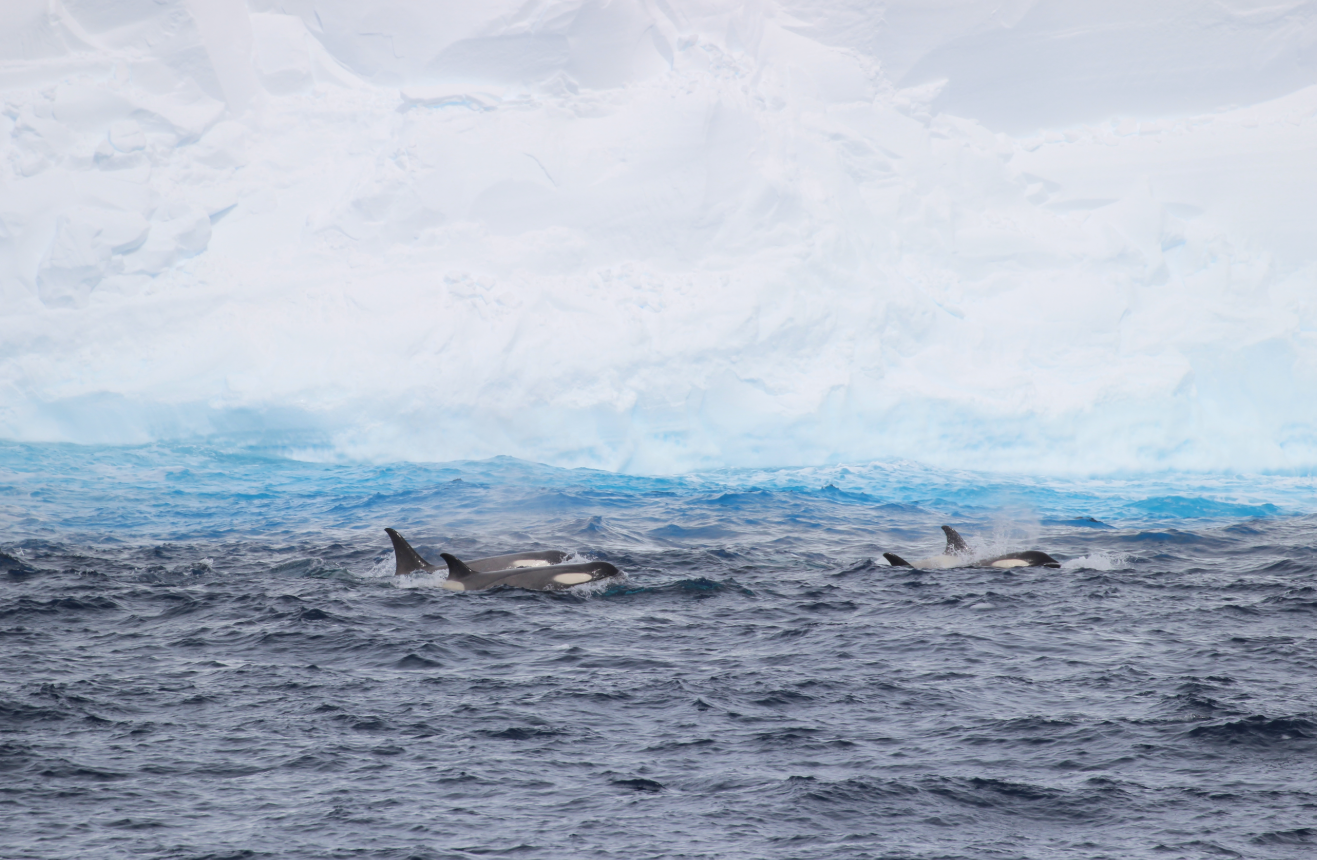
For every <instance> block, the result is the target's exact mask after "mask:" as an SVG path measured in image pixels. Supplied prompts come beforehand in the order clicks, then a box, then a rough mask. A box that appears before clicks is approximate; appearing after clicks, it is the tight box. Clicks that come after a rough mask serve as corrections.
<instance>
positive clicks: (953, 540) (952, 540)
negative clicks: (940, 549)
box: [942, 526, 969, 555]
mask: <svg viewBox="0 0 1317 860" xmlns="http://www.w3.org/2000/svg"><path fill="white" fill-rule="evenodd" d="M942 531H944V532H946V533H947V555H958V554H960V553H962V552H969V545H968V544H966V543H965V539H964V538H963V537H961V536H960V535H958V534H956V530H955V529H953V528H952V527H951V526H943V527H942Z"/></svg>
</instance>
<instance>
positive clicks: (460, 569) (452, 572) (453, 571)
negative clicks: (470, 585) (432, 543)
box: [439, 552, 476, 579]
mask: <svg viewBox="0 0 1317 860" xmlns="http://www.w3.org/2000/svg"><path fill="white" fill-rule="evenodd" d="M439 557H440V558H442V559H443V560H444V563H445V564H447V565H448V578H449V579H466V578H467V577H468V576H475V575H476V572H475V571H474V570H472V569H471V568H469V567H467V566H466V563H465V562H463V561H462V559H460V558H458V557H457V556H455V555H449V554H448V553H446V552H441V553H439Z"/></svg>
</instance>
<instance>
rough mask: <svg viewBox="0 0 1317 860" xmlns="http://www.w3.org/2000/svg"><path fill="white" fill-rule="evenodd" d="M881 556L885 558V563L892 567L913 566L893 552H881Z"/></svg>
mask: <svg viewBox="0 0 1317 860" xmlns="http://www.w3.org/2000/svg"><path fill="white" fill-rule="evenodd" d="M883 558H885V559H887V563H888V564H890V565H891V566H892V567H914V565H913V564H911V563H910V562H908V561H906V560H905V559H903V558H901V556H899V555H897V554H896V553H894V552H885V553H883Z"/></svg>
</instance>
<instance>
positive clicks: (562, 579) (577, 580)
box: [553, 573, 594, 585]
mask: <svg viewBox="0 0 1317 860" xmlns="http://www.w3.org/2000/svg"><path fill="white" fill-rule="evenodd" d="M592 579H594V577H593V576H591V575H590V574H588V573H560V574H558V575H557V576H555V577H554V578H553V581H554V582H558V583H561V584H563V585H580V584H581V583H582V582H589V581H590V580H592Z"/></svg>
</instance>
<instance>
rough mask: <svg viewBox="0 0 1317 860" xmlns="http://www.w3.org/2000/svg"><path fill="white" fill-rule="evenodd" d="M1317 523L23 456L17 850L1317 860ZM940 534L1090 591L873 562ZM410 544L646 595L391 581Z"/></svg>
mask: <svg viewBox="0 0 1317 860" xmlns="http://www.w3.org/2000/svg"><path fill="white" fill-rule="evenodd" d="M1313 511H1317V495H1314V493H1313V481H1312V480H1311V479H1307V478H1300V477H1270V478H1245V477H1234V478H1227V477H1211V476H1196V477H1192V476H1161V477H1153V478H1139V479H1137V480H1136V479H1131V480H1126V481H1042V480H1026V479H1013V480H1007V479H1002V478H992V477H986V476H982V475H973V474H963V473H954V474H953V473H939V472H934V471H930V470H926V469H921V468H919V467H916V466H911V465H902V464H895V465H891V464H887V465H884V464H876V465H869V466H863V467H851V468H842V467H834V468H827V469H800V470H779V471H767V472H764V471H761V472H748V471H745V472H736V471H729V472H722V473H716V474H703V475H694V476H687V477H684V478H679V479H647V478H630V477H624V476H616V475H610V474H607V473H599V472H589V471H563V470H555V469H550V468H546V467H540V466H534V465H530V464H526V463H521V462H518V461H512V460H495V461H489V462H482V463H462V464H450V465H446V466H420V465H410V464H408V465H391V466H384V467H374V466H351V465H347V466H344V465H317V464H309V463H299V462H294V461H290V460H282V459H278V458H274V457H262V456H259V455H255V454H234V453H228V454H225V453H219V452H215V451H210V450H206V449H185V448H172V449H171V448H160V447H149V448H142V449H132V450H124V449H77V448H61V447H31V446H16V445H9V446H7V447H0V552H3V553H4V555H3V556H0V657H3V665H4V671H3V675H2V676H0V816H2V817H0V821H2V822H3V824H0V856H4V857H6V858H54V857H98V858H119V857H124V858H127V857H134V858H139V857H169V858H194V857H195V858H200V857H211V858H226V857H229V858H246V857H250V858H258V857H280V858H284V857H287V858H395V857H396V858H409V857H416V858H485V857H491V856H496V857H497V856H509V857H516V858H541V857H542V858H595V857H598V858H635V857H674V858H679V857H689V858H695V857H700V858H829V860H831V858H876V857H891V858H1071V857H1074V858H1081V857H1082V858H1104V857H1109V858H1136V857H1149V858H1154V857H1155V858H1178V857H1186V858H1200V857H1256V858H1307V857H1312V856H1317V647H1315V646H1317V637H1315V636H1314V629H1315V627H1317V575H1315V574H1317V550H1314V548H1313V534H1314V527H1317V518H1315V517H1314V516H1312V512H1313ZM1090 518H1091V519H1090ZM944 522H945V523H950V524H952V525H955V526H956V527H957V528H958V529H959V530H960V531H961V533H962V534H964V535H965V537H966V538H968V539H970V540H971V542H977V544H978V546H979V547H980V548H981V549H983V550H985V551H992V550H998V549H1002V550H1004V549H1010V548H1016V549H1020V548H1037V549H1043V550H1046V551H1047V552H1050V553H1051V554H1053V555H1055V556H1057V557H1058V558H1059V559H1062V560H1063V561H1064V562H1065V563H1064V566H1063V567H1062V569H1061V570H1038V569H1024V570H1015V571H998V570H983V569H961V570H949V571H938V572H928V573H919V572H912V571H909V570H899V569H893V568H889V567H887V566H886V564H885V563H884V562H883V561H882V558H881V553H882V552H883V551H885V550H891V551H896V552H899V553H901V554H902V555H905V556H907V557H918V556H921V555H928V554H933V553H935V552H937V551H938V550H940V549H941V533H940V532H939V530H938V526H940V525H941V524H942V523H944ZM384 526H395V527H397V528H399V529H400V530H402V531H403V532H404V533H405V534H407V535H408V536H409V537H411V538H412V539H413V541H414V543H415V544H416V545H417V547H418V548H419V549H420V550H421V551H422V552H423V553H425V554H427V555H437V553H438V552H440V551H451V552H454V553H455V554H457V555H459V556H464V555H465V556H470V557H476V556H480V555H486V554H493V553H498V552H505V551H511V550H517V549H522V548H530V547H546V548H547V547H561V548H564V549H569V550H573V551H577V552H580V553H582V554H583V555H586V556H590V557H594V558H603V559H608V560H610V561H612V562H614V563H615V564H617V565H618V566H619V567H620V568H622V570H623V571H625V573H626V574H627V578H626V580H625V581H624V582H623V583H621V584H614V585H612V586H609V587H607V588H604V589H596V590H594V591H587V592H584V593H578V592H568V593H562V594H543V593H532V592H526V591H516V590H495V591H492V592H480V593H472V594H454V593H451V592H447V591H444V590H442V589H438V588H434V587H427V586H432V585H433V582H429V583H427V582H425V581H423V580H422V581H420V582H413V583H410V585H412V586H415V587H400V586H399V584H398V583H396V582H395V581H394V577H392V576H391V572H392V568H391V559H392V557H391V555H390V553H389V544H388V539H387V537H386V536H385V534H384V532H383V527H384ZM875 559H877V561H875Z"/></svg>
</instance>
